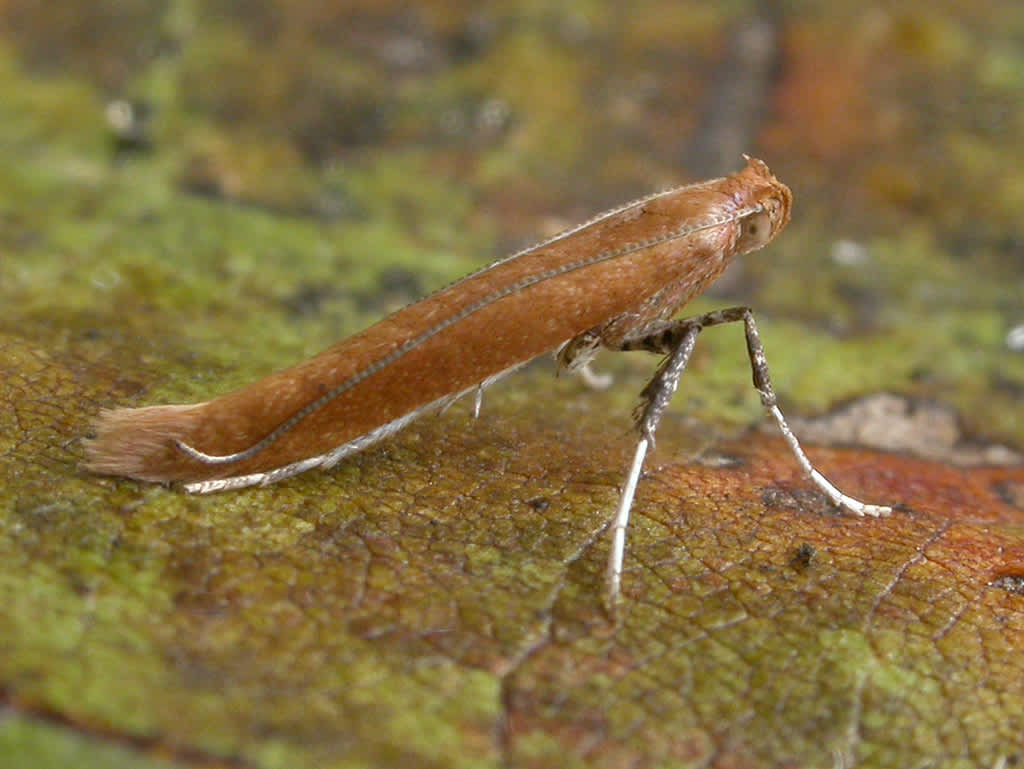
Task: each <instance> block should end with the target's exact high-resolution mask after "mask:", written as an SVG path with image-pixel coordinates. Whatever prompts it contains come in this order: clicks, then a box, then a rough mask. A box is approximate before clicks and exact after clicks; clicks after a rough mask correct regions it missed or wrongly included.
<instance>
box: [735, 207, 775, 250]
mask: <svg viewBox="0 0 1024 769" xmlns="http://www.w3.org/2000/svg"><path fill="white" fill-rule="evenodd" d="M771 239H772V220H771V217H770V216H769V215H768V212H767V211H759V212H758V213H756V214H751V215H750V216H748V217H747V218H746V219H744V220H743V224H742V226H741V229H740V239H739V243H738V244H737V245H738V247H739V248H740V249H741V250H743V251H752V250H753V249H755V248H760V247H761V246H763V245H764V244H765V243H767V242H768V241H769V240H771Z"/></svg>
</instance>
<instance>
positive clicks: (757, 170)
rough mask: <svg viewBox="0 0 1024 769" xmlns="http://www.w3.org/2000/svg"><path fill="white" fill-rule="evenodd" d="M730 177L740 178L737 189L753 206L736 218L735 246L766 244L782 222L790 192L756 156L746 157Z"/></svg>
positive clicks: (747, 247)
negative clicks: (739, 167)
mask: <svg viewBox="0 0 1024 769" xmlns="http://www.w3.org/2000/svg"><path fill="white" fill-rule="evenodd" d="M734 178H735V179H736V180H737V181H739V182H741V185H740V188H739V190H738V191H740V192H741V194H742V196H743V198H745V199H746V201H747V202H748V205H750V207H751V208H752V209H753V210H752V211H751V213H749V214H747V215H746V216H744V217H742V218H741V219H740V220H739V227H740V233H739V238H738V240H737V243H736V250H737V252H738V253H746V252H748V251H753V250H755V249H758V248H761V247H762V246H764V245H766V244H767V243H768V242H769V241H771V240H772V238H774V237H775V236H776V235H778V234H779V232H780V231H781V230H782V228H783V227H785V226H786V224H787V223H788V222H789V215H790V208H791V206H792V205H793V193H792V192H790V190H789V187H787V186H786V185H785V184H783V183H782V182H780V181H779V180H778V179H776V178H775V175H774V174H773V173H772V172H771V171H770V170H768V166H767V165H765V164H764V162H763V161H761V160H758V159H757V158H751V157H747V167H746V168H745V169H743V171H741V172H740V173H739V174H737V175H736V176H735V177H734Z"/></svg>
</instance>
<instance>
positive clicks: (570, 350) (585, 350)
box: [555, 329, 612, 390]
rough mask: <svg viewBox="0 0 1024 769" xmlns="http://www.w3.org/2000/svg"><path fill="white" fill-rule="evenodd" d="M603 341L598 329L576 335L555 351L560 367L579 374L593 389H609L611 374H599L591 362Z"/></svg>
mask: <svg viewBox="0 0 1024 769" xmlns="http://www.w3.org/2000/svg"><path fill="white" fill-rule="evenodd" d="M602 346H603V342H602V340H601V336H600V334H599V333H598V331H597V330H595V329H591V330H590V331H584V332H583V333H582V334H579V335H577V336H574V337H573V338H572V339H570V340H569V341H568V342H566V343H565V344H563V345H562V346H561V347H559V348H558V350H556V351H555V360H556V361H557V363H558V367H559V369H565V370H566V371H568V372H569V373H570V374H577V375H579V377H580V379H582V380H583V382H584V384H586V385H587V387H589V388H590V389H592V390H607V389H608V388H609V387H611V385H612V375H611V374H599V373H598V372H596V371H594V369H593V368H591V365H590V364H591V363H592V362H593V360H594V356H595V355H597V351H598V350H600V349H601V347H602Z"/></svg>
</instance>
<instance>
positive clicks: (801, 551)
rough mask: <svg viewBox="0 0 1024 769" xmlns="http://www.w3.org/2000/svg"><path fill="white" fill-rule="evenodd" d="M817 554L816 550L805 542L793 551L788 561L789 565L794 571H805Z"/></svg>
mask: <svg viewBox="0 0 1024 769" xmlns="http://www.w3.org/2000/svg"><path fill="white" fill-rule="evenodd" d="M817 554H818V550H817V548H815V547H814V545H811V544H808V543H807V542H802V543H800V545H799V547H797V549H796V550H795V551H794V553H793V557H792V558H791V559H790V561H789V562H790V564H791V565H792V566H793V568H796V569H806V568H808V567H809V566H810V565H811V562H812V561H814V557H815V556H816V555H817Z"/></svg>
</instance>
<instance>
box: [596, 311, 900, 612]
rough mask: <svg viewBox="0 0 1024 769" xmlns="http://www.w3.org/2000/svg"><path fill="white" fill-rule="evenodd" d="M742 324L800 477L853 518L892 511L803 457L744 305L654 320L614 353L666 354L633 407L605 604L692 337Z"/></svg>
mask: <svg viewBox="0 0 1024 769" xmlns="http://www.w3.org/2000/svg"><path fill="white" fill-rule="evenodd" d="M740 321H742V322H743V328H744V332H745V335H746V340H747V355H748V356H749V358H750V369H751V372H752V375H753V382H754V388H755V389H756V390H757V392H758V394H759V395H760V397H761V404H762V405H763V406H764V407H765V408H766V409H767V410H768V412H769V413H770V414H771V415H772V418H773V419H774V420H775V423H776V424H777V425H778V426H779V431H780V432H781V433H782V437H783V438H785V440H786V443H787V444H788V445H789V448H790V451H791V452H792V453H793V455H794V456H795V457H796V460H797V463H798V464H799V465H800V467H801V469H802V470H803V471H804V473H805V474H806V475H807V476H808V477H809V478H810V479H811V482H812V483H814V485H815V486H817V487H818V488H819V489H820V490H821V491H822V492H823V493H824V494H825V496H827V497H828V498H829V500H830V501H831V502H832V504H834V505H835V506H836V507H839V508H841V509H843V510H845V511H847V512H849V513H851V514H853V515H857V516H864V515H870V516H876V517H877V516H882V515H888V514H889V513H891V512H892V508H891V507H887V506H885V505H869V504H866V503H864V502H861V501H860V500H858V499H855V498H853V497H851V496H848V495H846V494H844V493H843V492H841V491H840V490H839V489H838V488H836V487H835V486H834V485H833V484H832V483H831V482H830V481H829V480H828V479H827V478H825V476H823V475H822V474H821V473H820V472H818V471H817V470H816V469H815V468H814V465H812V464H811V461H810V460H809V459H808V458H807V455H806V454H805V453H804V450H803V448H802V447H801V446H800V442H799V441H798V440H797V438H796V435H794V434H793V431H792V430H791V429H790V427H789V424H788V423H787V422H786V418H785V416H783V414H782V411H781V410H780V409H779V405H778V400H777V398H776V397H775V389H774V388H773V387H772V382H771V376H770V374H769V372H768V361H767V359H766V358H765V353H764V345H763V344H762V343H761V336H760V334H758V331H757V324H756V323H755V321H754V313H753V311H752V310H751V309H750V308H749V307H730V308H728V309H724V310H716V311H715V312H709V313H707V314H705V315H699V316H696V317H693V318H685V319H683V320H678V321H656V322H655V323H652V324H650V325H648V326H645V327H644V328H641V329H639V330H637V331H635V332H633V333H632V334H630V335H629V336H628V337H626V338H625V339H623V340H622V341H621V342H620V343H619V344H618V345H617V349H619V350H647V351H648V352H653V353H659V354H662V355H667V356H668V357H667V358H666V359H665V360H664V361H663V362H662V364H661V365H660V366H659V367H658V370H657V372H655V374H654V377H653V378H652V379H651V381H650V382H648V383H647V386H646V387H644V389H643V391H642V392H641V396H640V405H639V407H638V408H637V412H636V420H637V427H638V428H639V430H640V443H639V444H638V445H637V451H636V454H635V456H634V458H633V465H632V466H631V467H630V471H629V475H628V476H627V481H626V485H625V487H624V488H623V491H622V496H621V498H620V500H619V509H618V512H617V514H616V516H615V521H614V523H613V524H612V529H613V537H614V539H613V544H612V551H611V554H610V556H609V559H608V592H609V600H610V601H611V602H612V604H614V602H615V601H617V600H618V595H619V589H620V587H621V581H622V562H623V558H624V550H625V539H626V526H627V524H628V522H629V511H630V508H631V506H632V503H633V497H634V495H635V493H636V484H637V481H638V479H639V477H640V470H641V467H642V464H643V460H644V457H645V456H646V454H647V451H648V450H649V449H650V448H651V447H652V446H653V445H654V431H655V430H656V429H657V426H658V422H660V421H661V416H662V414H663V413H664V412H665V408H666V407H667V406H668V402H669V400H670V399H671V397H672V395H673V393H675V391H676V387H677V386H678V384H679V378H680V376H682V373H683V370H684V369H685V368H686V364H687V363H688V362H689V359H690V355H691V354H692V353H693V348H694V345H695V344H696V341H697V336H698V335H699V334H700V332H701V331H702V330H704V329H705V328H710V327H711V326H717V325H721V324H723V323H736V322H740Z"/></svg>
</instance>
